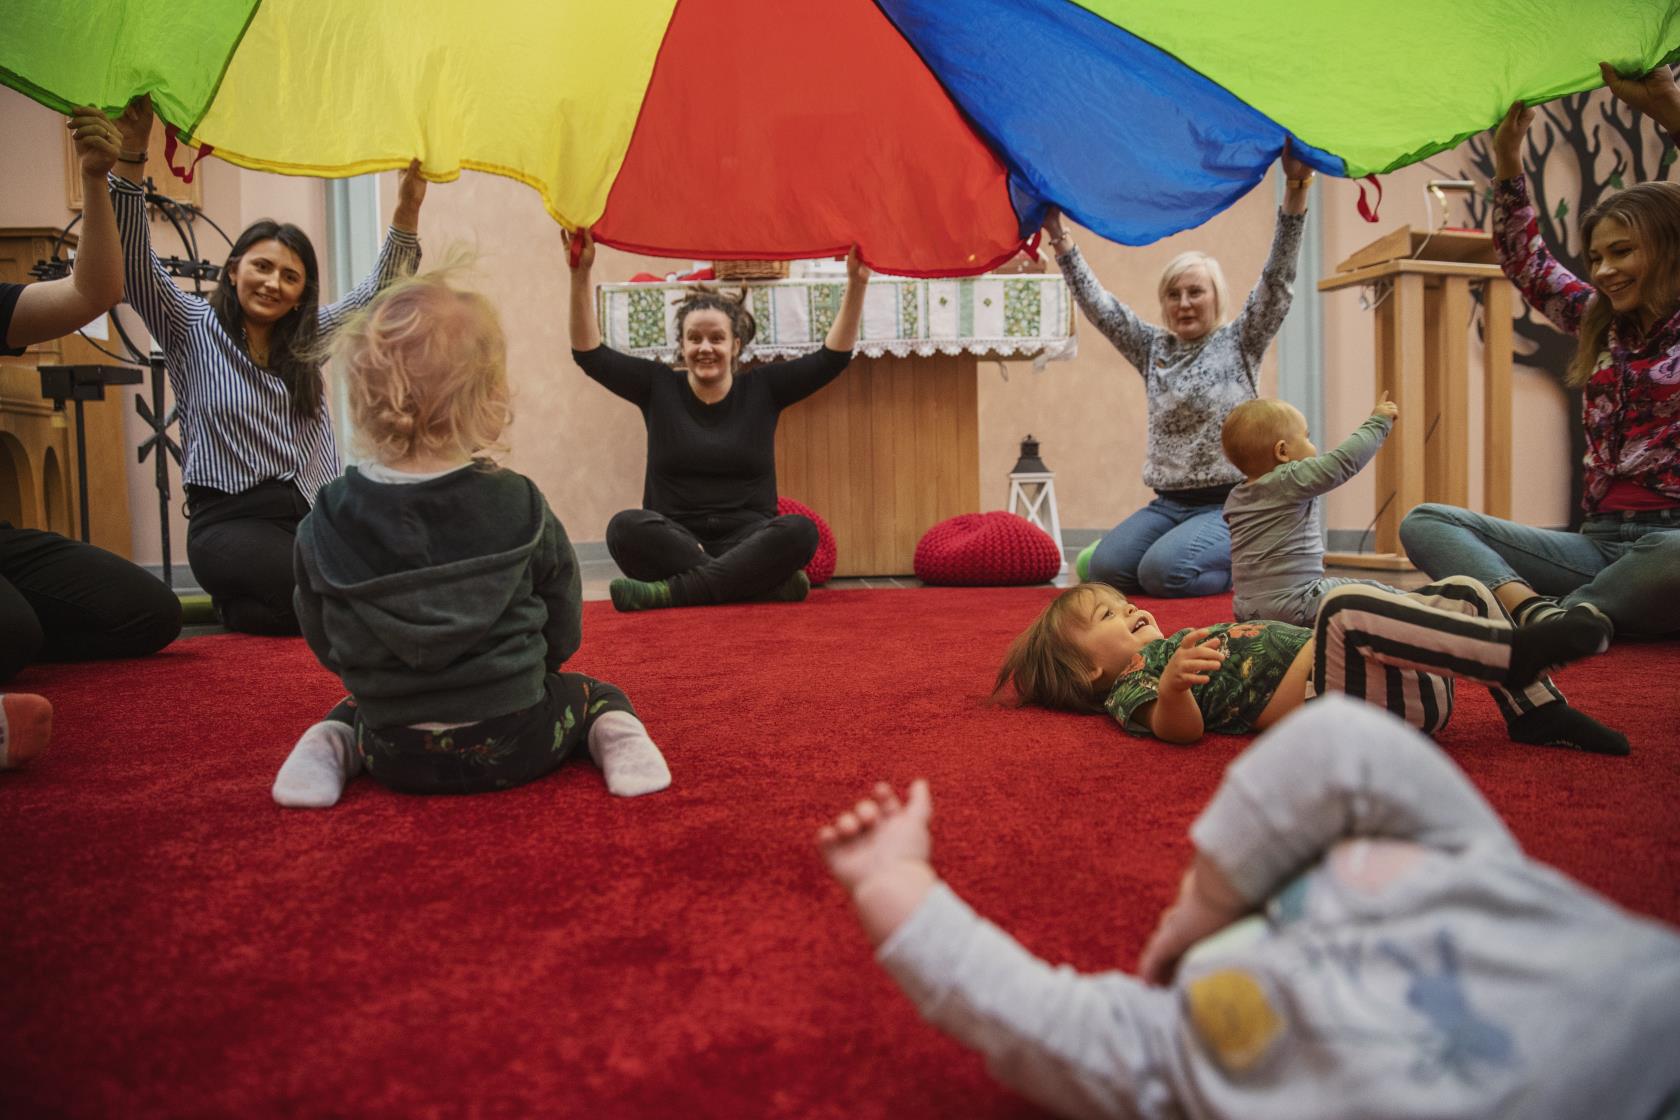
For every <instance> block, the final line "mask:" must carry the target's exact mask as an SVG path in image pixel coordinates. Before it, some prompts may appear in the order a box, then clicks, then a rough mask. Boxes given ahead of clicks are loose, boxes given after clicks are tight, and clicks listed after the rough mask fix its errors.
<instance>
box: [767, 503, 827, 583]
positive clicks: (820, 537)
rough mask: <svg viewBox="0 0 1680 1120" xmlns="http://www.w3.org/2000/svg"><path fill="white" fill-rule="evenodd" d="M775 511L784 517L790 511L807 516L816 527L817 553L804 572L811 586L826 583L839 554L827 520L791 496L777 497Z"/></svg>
mask: <svg viewBox="0 0 1680 1120" xmlns="http://www.w3.org/2000/svg"><path fill="white" fill-rule="evenodd" d="M776 513H777V514H779V515H781V516H784V517H785V516H787V515H788V514H790V513H797V514H798V515H799V516H801V517H809V518H810V519H811V523H812V524H813V525H815V526H816V527H817V554H816V555H815V556H813V557H811V562H810V563H809V564H807V565H805V574H806V576H808V577H810V580H811V586H812V587H816V586H818V585H820V584H824V583H827V582H828V581H829V580H830V579H832V578H833V577H834V561H835V557H836V556H838V555H839V551H838V550H837V549H836V548H835V547H834V534H833V532H831V531H830V530H829V527H828V522H826V521H824V520H823V519H822V518H820V517H818V516H817V511H816V510H814V509H812V508H811V507H810V506H808V505H805V504H804V503H803V502H796V501H794V500H793V499H792V498H777V499H776Z"/></svg>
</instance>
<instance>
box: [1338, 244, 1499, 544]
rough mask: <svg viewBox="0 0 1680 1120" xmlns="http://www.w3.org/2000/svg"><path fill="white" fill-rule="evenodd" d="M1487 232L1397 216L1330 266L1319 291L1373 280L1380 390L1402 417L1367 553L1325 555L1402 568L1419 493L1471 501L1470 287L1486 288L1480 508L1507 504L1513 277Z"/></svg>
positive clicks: (1427, 498)
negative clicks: (1405, 528)
mask: <svg viewBox="0 0 1680 1120" xmlns="http://www.w3.org/2000/svg"><path fill="white" fill-rule="evenodd" d="M1496 259H1497V257H1496V255H1495V250H1494V247H1493V238H1492V237H1490V236H1489V235H1488V234H1485V233H1481V232H1479V231H1475V230H1452V229H1445V230H1435V231H1433V232H1425V231H1418V230H1414V229H1412V228H1411V227H1410V226H1402V227H1400V228H1399V229H1397V230H1394V231H1393V232H1391V233H1389V234H1386V235H1384V236H1383V237H1380V238H1378V239H1377V240H1376V241H1373V242H1372V243H1371V244H1369V245H1367V246H1365V247H1364V248H1363V249H1360V250H1359V251H1358V252H1356V253H1354V254H1353V255H1352V256H1350V257H1349V258H1348V259H1347V260H1345V261H1343V262H1342V263H1341V264H1339V265H1337V266H1336V275H1334V276H1330V277H1327V278H1326V279H1324V280H1320V281H1319V283H1318V290H1319V291H1321V292H1333V291H1336V290H1337V289H1339V288H1348V287H1353V286H1355V285H1365V284H1374V285H1376V286H1377V287H1378V288H1379V290H1384V289H1386V290H1385V291H1383V294H1382V295H1380V296H1379V297H1378V303H1377V305H1376V324H1375V334H1376V338H1375V344H1376V361H1375V370H1376V392H1377V393H1381V392H1383V391H1384V390H1387V392H1388V393H1389V395H1390V396H1391V397H1392V398H1393V400H1394V403H1395V404H1397V405H1399V406H1400V417H1399V421H1398V423H1396V425H1395V428H1394V431H1393V433H1392V434H1391V435H1390V436H1389V438H1388V442H1387V443H1386V444H1384V445H1383V449H1382V450H1381V451H1380V452H1378V454H1377V458H1376V462H1375V464H1374V469H1375V471H1376V491H1377V501H1378V502H1379V504H1380V503H1382V502H1383V501H1384V500H1385V499H1386V498H1387V497H1388V495H1390V494H1392V495H1393V499H1392V500H1390V501H1388V503H1387V505H1386V506H1382V510H1381V513H1380V514H1379V515H1378V517H1377V523H1376V538H1375V542H1374V544H1375V550H1374V551H1373V552H1332V553H1329V554H1327V555H1326V556H1325V561H1326V563H1329V564H1333V565H1338V566H1342V567H1353V568H1381V569H1388V570H1403V569H1409V568H1410V567H1411V566H1412V565H1411V563H1410V562H1409V561H1408V560H1407V559H1406V557H1405V554H1404V552H1403V551H1402V550H1401V548H1400V521H1401V519H1402V518H1403V517H1405V515H1406V513H1407V512H1408V511H1410V510H1411V508H1412V507H1413V506H1416V505H1418V504H1419V503H1420V502H1445V503H1447V504H1449V505H1455V506H1468V505H1469V504H1470V411H1469V409H1470V326H1471V312H1472V308H1473V295H1472V293H1473V290H1474V289H1477V288H1479V289H1480V291H1481V296H1482V307H1483V318H1484V321H1485V323H1486V335H1485V338H1484V343H1485V345H1484V347H1483V354H1484V359H1483V369H1482V510H1483V512H1485V513H1488V514H1490V515H1492V516H1494V517H1509V516H1510V515H1511V283H1510V281H1509V280H1507V279H1505V274H1504V273H1503V272H1501V271H1500V270H1499V266H1498V264H1496V263H1494V262H1495V260H1496Z"/></svg>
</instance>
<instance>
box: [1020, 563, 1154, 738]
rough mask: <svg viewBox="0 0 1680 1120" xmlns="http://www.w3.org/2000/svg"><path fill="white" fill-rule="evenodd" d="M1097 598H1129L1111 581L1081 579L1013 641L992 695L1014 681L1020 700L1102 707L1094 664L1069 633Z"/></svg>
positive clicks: (1072, 708)
mask: <svg viewBox="0 0 1680 1120" xmlns="http://www.w3.org/2000/svg"><path fill="white" fill-rule="evenodd" d="M1096 600H1113V601H1115V602H1117V603H1124V602H1125V597H1124V596H1122V595H1121V594H1120V592H1118V591H1116V590H1114V588H1112V587H1110V586H1108V585H1107V584H1106V583H1082V584H1079V585H1078V586H1077V587H1070V588H1068V589H1067V590H1066V591H1064V592H1062V593H1061V594H1060V595H1058V596H1056V597H1055V598H1054V599H1052V600H1051V601H1050V605H1049V606H1047V607H1045V608H1044V613H1042V614H1040V615H1039V616H1038V617H1037V618H1035V619H1033V621H1032V625H1030V626H1028V627H1027V628H1026V629H1025V630H1023V631H1022V632H1021V634H1020V636H1019V637H1017V638H1016V639H1015V640H1014V641H1013V642H1011V643H1010V645H1009V652H1008V653H1006V654H1004V657H1003V666H1002V667H1001V668H1000V669H998V675H997V681H996V683H994V684H993V685H992V698H993V699H997V697H998V694H999V693H1001V692H1002V691H1003V690H1004V688H1005V687H1006V686H1009V685H1013V686H1014V688H1015V699H1016V703H1018V704H1023V705H1024V704H1034V705H1037V706H1038V707H1041V708H1061V709H1064V710H1066V711H1071V712H1100V711H1102V710H1103V704H1102V702H1103V697H1102V696H1101V695H1100V694H1099V692H1098V690H1097V688H1096V685H1095V683H1094V682H1093V680H1092V678H1091V670H1092V669H1093V668H1095V666H1093V665H1092V664H1091V662H1090V660H1089V659H1088V658H1086V656H1085V655H1084V654H1083V653H1081V652H1080V651H1079V647H1078V646H1076V645H1074V644H1073V642H1072V640H1071V639H1070V638H1069V636H1068V632H1069V630H1070V629H1071V628H1072V627H1075V626H1083V625H1085V623H1086V620H1087V619H1088V618H1089V616H1090V612H1091V607H1092V605H1093V603H1094V601H1096Z"/></svg>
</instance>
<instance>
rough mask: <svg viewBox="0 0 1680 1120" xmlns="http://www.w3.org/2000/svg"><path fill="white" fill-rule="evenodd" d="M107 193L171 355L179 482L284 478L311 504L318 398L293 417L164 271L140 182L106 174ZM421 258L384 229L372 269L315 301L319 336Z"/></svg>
mask: <svg viewBox="0 0 1680 1120" xmlns="http://www.w3.org/2000/svg"><path fill="white" fill-rule="evenodd" d="M111 201H112V203H113V205H114V207H115V209H116V212H117V228H118V230H119V231H120V233H121V234H122V245H123V276H124V281H125V283H126V285H127V288H128V292H127V298H128V302H129V305H130V306H132V307H133V308H134V310H135V311H137V312H139V314H140V318H141V320H142V321H144V322H145V324H146V329H147V330H148V331H150V332H151V334H152V338H153V340H154V341H155V342H156V343H157V344H158V346H159V348H160V349H162V350H163V353H164V355H165V357H166V358H167V359H168V361H169V387H170V389H171V390H172V391H173V392H174V394H175V408H176V412H177V414H178V415H179V417H180V420H181V478H182V481H183V482H185V483H187V484H188V485H193V486H210V487H214V488H215V489H217V490H222V491H225V492H227V493H230V494H239V493H243V492H244V491H246V490H249V489H250V488H251V487H253V486H255V485H257V484H258V483H260V482H267V481H270V480H278V481H281V482H290V483H292V484H293V485H294V486H296V487H297V488H298V490H300V491H301V492H302V494H303V496H304V499H305V500H306V501H308V502H310V503H312V504H313V503H314V501H315V494H316V491H318V490H320V488H321V487H322V486H324V485H325V484H326V483H328V482H330V481H331V480H332V479H334V478H336V477H338V473H339V463H338V448H337V446H336V445H335V443H334V440H333V433H332V423H331V421H330V420H329V419H328V416H327V404H326V400H325V398H324V397H323V399H322V401H321V407H320V409H319V410H318V411H317V412H316V414H315V415H314V416H311V417H308V418H306V419H300V418H298V417H297V416H295V415H294V414H293V413H292V410H291V407H290V404H289V403H288V400H287V397H286V385H285V383H284V382H283V381H282V380H281V379H280V377H279V376H278V375H277V374H274V373H271V372H270V371H268V370H265V369H262V368H261V367H259V366H258V365H257V364H256V363H255V362H253V361H252V360H251V357H250V355H249V354H247V353H246V352H245V349H244V348H243V347H242V346H241V345H240V344H239V341H238V340H236V339H233V338H230V337H228V334H227V332H226V331H224V330H223V329H222V325H221V323H220V322H219V321H218V320H217V319H216V313H215V312H214V311H212V310H211V309H210V305H209V304H208V303H206V302H205V301H204V300H202V299H200V298H199V297H197V296H195V295H191V294H189V293H187V292H183V291H181V290H180V289H179V288H177V287H176V286H175V282H174V280H173V279H171V278H170V276H169V274H168V273H167V272H165V271H164V268H163V265H162V264H161V263H160V262H159V261H158V258H157V254H155V253H154V252H153V251H152V244H151V230H150V228H149V226H148V223H147V221H146V203H145V196H144V195H143V194H142V192H141V189H140V188H139V187H137V186H135V185H134V184H133V183H130V182H128V181H127V180H126V179H119V178H117V177H115V176H112V178H111ZM419 263H420V241H419V238H417V237H416V236H415V235H413V234H411V233H404V232H402V231H401V230H397V229H392V230H390V232H388V233H387V234H386V236H385V244H384V247H383V248H382V249H381V250H380V253H379V260H378V262H377V264H376V265H375V266H374V270H373V272H372V274H371V275H369V276H368V277H367V278H366V279H364V280H363V281H362V282H361V283H360V284H358V285H357V286H356V288H355V290H354V291H352V292H350V293H349V294H348V295H346V296H345V297H344V298H343V299H341V300H339V301H338V302H337V303H335V304H333V305H331V306H330V307H323V308H321V309H320V313H319V315H320V318H319V324H320V334H321V338H322V339H323V340H324V339H326V338H328V337H330V336H331V334H332V332H333V331H334V330H336V329H337V328H338V327H339V326H340V325H341V324H342V323H343V322H344V321H345V320H346V319H347V318H348V317H349V316H350V314H351V313H352V312H353V311H355V310H356V309H357V308H359V307H363V306H365V305H366V304H367V303H369V302H370V301H371V300H372V299H373V297H374V296H375V295H376V294H378V292H379V290H380V289H381V288H383V287H384V286H385V285H386V284H388V283H390V282H391V281H392V280H395V279H396V278H398V277H399V276H404V275H407V274H409V273H412V272H413V271H414V270H415V268H416V267H417V266H418V265H419Z"/></svg>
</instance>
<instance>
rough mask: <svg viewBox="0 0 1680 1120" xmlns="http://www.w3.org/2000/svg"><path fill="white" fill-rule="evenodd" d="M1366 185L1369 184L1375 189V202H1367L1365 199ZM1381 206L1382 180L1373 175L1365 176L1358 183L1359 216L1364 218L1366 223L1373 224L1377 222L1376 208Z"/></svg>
mask: <svg viewBox="0 0 1680 1120" xmlns="http://www.w3.org/2000/svg"><path fill="white" fill-rule="evenodd" d="M1366 183H1369V184H1371V185H1372V186H1373V187H1375V188H1376V189H1377V198H1376V201H1375V202H1370V201H1367V200H1366V198H1365V184H1366ZM1381 205H1382V180H1380V179H1378V178H1377V177H1376V176H1375V175H1367V176H1365V178H1363V179H1361V180H1360V181H1359V216H1360V217H1361V218H1364V219H1365V220H1366V221H1367V222H1374V221H1376V220H1377V207H1379V206H1381Z"/></svg>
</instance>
